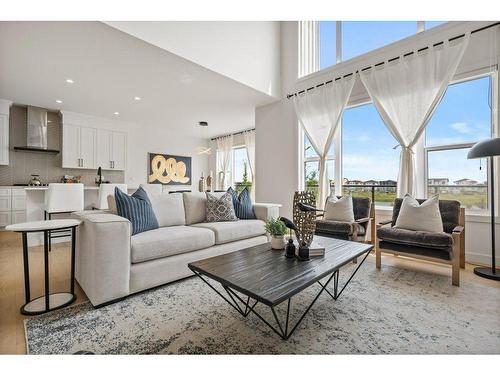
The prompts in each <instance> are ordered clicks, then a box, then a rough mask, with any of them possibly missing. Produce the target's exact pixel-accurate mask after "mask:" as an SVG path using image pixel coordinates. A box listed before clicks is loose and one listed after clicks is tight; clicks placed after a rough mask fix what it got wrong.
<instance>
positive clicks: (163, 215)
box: [149, 193, 186, 227]
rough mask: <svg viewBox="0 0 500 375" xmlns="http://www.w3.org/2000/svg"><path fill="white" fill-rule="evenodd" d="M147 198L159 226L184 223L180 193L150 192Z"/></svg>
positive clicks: (182, 202) (184, 217) (184, 215)
mask: <svg viewBox="0 0 500 375" xmlns="http://www.w3.org/2000/svg"><path fill="white" fill-rule="evenodd" d="M149 199H150V201H151V205H152V206H153V211H154V212H155V215H156V219H158V225H159V226H160V227H171V226H173V225H184V224H186V214H185V213H184V201H183V199H182V194H180V193H174V194H165V193H162V194H152V195H150V196H149Z"/></svg>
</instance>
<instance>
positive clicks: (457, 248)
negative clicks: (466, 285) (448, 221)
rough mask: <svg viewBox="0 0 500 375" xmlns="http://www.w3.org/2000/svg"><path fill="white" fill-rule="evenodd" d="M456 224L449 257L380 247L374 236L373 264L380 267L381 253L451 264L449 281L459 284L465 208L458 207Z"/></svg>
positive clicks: (378, 226) (384, 223)
mask: <svg viewBox="0 0 500 375" xmlns="http://www.w3.org/2000/svg"><path fill="white" fill-rule="evenodd" d="M391 222H392V220H385V221H382V222H380V223H378V224H377V229H378V228H381V227H382V226H384V225H387V224H390V223H391ZM458 224H459V225H457V226H456V227H455V228H454V229H453V232H452V237H453V247H452V252H451V259H450V260H445V259H438V258H433V257H428V256H423V255H416V254H410V253H405V252H399V251H396V250H390V249H384V248H381V247H380V239H379V238H378V236H376V241H375V266H376V268H377V269H380V268H381V266H382V253H386V254H393V255H396V256H404V257H410V258H415V259H421V260H426V261H430V262H437V263H444V264H449V265H451V283H452V284H453V285H456V286H459V285H460V268H465V209H464V208H460V217H459V221H458Z"/></svg>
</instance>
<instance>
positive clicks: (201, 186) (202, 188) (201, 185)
mask: <svg viewBox="0 0 500 375" xmlns="http://www.w3.org/2000/svg"><path fill="white" fill-rule="evenodd" d="M198 190H199V191H200V193H204V192H205V177H203V172H201V177H200V181H199V182H198Z"/></svg>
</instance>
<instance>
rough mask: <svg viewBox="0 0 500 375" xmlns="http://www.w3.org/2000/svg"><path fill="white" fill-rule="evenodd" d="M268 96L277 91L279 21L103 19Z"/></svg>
mask: <svg viewBox="0 0 500 375" xmlns="http://www.w3.org/2000/svg"><path fill="white" fill-rule="evenodd" d="M106 23H107V24H108V25H110V26H112V27H115V28H117V29H119V30H121V31H123V32H126V33H129V34H131V35H134V36H135V37H137V38H140V39H143V40H145V41H146V42H148V43H151V44H154V45H156V46H158V47H160V48H163V49H165V50H168V51H170V52H172V53H175V54H176V55H179V56H181V57H184V58H186V59H188V60H191V61H193V62H195V63H197V64H199V65H202V66H204V67H206V68H208V69H211V70H213V71H215V72H217V73H220V74H223V75H225V76H227V77H230V78H232V79H234V80H236V81H238V82H241V83H243V84H245V85H247V86H250V87H252V88H254V89H256V90H259V91H261V92H263V93H266V94H268V95H272V96H279V94H280V79H279V78H280V77H279V43H280V41H279V22H271V21H265V22H255V21H250V22H239V21H238V22H228V21H221V22H215V21H210V22H208V21H201V22H195V21H191V22H185V21H182V22H170V21H169V22H163V21H162V22H150V21H148V22H135V21H134V22H123V21H116V22H106Z"/></svg>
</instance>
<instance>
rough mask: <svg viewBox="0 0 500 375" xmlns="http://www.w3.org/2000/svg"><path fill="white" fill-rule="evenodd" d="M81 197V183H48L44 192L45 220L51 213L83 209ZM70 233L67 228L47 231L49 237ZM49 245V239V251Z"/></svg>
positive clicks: (66, 212) (65, 235)
mask: <svg viewBox="0 0 500 375" xmlns="http://www.w3.org/2000/svg"><path fill="white" fill-rule="evenodd" d="M83 199H84V198H83V184H63V183H53V184H49V187H48V190H47V192H46V193H45V213H44V218H45V220H47V219H48V220H52V215H58V214H69V213H72V212H75V211H82V210H83V209H84V203H83V202H84V200H83ZM53 233H55V235H53ZM70 235H71V233H69V231H68V230H62V229H59V230H53V231H50V232H49V237H50V238H49V239H52V238H60V237H69V236H70ZM50 246H51V241H49V251H50Z"/></svg>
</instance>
